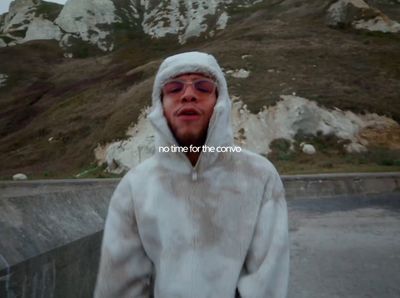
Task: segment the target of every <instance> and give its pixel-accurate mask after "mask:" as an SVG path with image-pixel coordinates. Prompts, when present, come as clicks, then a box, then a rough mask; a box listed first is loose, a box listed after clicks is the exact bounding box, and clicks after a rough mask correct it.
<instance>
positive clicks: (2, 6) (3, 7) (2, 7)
mask: <svg viewBox="0 0 400 298" xmlns="http://www.w3.org/2000/svg"><path fill="white" fill-rule="evenodd" d="M46 1H47V2H56V3H61V4H64V3H65V2H66V1H67V0H46ZM10 2H12V0H0V14H3V13H5V12H7V11H8V7H9V6H10Z"/></svg>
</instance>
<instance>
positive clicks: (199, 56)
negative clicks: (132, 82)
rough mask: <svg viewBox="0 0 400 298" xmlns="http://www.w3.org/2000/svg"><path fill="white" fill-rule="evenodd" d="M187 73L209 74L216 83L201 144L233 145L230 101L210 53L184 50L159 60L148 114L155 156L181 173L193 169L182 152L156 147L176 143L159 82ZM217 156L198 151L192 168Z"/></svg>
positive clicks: (202, 168) (218, 68) (218, 69)
mask: <svg viewBox="0 0 400 298" xmlns="http://www.w3.org/2000/svg"><path fill="white" fill-rule="evenodd" d="M189 72H200V73H205V74H210V75H211V76H213V77H214V78H215V79H216V82H217V88H218V98H217V102H216V104H215V106H214V112H213V114H212V116H211V119H210V123H209V126H208V132H207V138H206V142H205V145H208V146H213V147H218V146H232V145H233V133H232V124H231V108H232V102H231V100H230V98H229V94H228V87H227V83H226V80H225V76H224V74H223V72H222V70H221V68H220V66H219V65H218V62H217V60H216V59H215V58H214V56H212V55H210V54H207V53H201V52H187V53H182V54H177V55H174V56H170V57H168V58H166V59H165V60H164V61H163V62H162V63H161V65H160V67H159V69H158V72H157V74H156V77H155V80H154V85H153V93H152V110H151V112H150V113H149V115H148V119H149V120H150V122H151V124H152V126H153V127H154V128H155V130H156V137H155V146H156V148H155V152H156V157H157V158H159V159H160V161H161V162H163V163H164V164H165V165H167V166H169V167H171V168H174V170H176V171H183V172H187V171H193V166H192V165H191V163H190V161H189V159H188V158H187V157H186V155H185V154H184V153H178V152H175V153H165V152H158V151H159V150H158V148H159V146H168V147H170V146H171V145H176V146H178V142H177V141H176V140H175V137H174V135H173V133H172V132H171V130H170V129H169V126H168V124H167V120H166V118H165V116H164V113H163V107H162V102H161V89H162V86H163V84H164V83H165V82H166V81H167V80H168V79H170V78H171V77H174V76H177V75H179V74H184V73H189ZM222 154H224V153H222ZM219 155H221V153H217V152H208V151H207V152H202V153H201V154H200V157H199V159H198V161H197V164H196V166H195V168H194V169H195V170H198V171H201V170H204V169H205V168H206V167H208V166H210V165H211V164H212V163H213V162H214V161H215V160H216V159H217V158H218V157H219ZM177 162H182V163H183V164H184V166H181V165H180V166H179V167H177Z"/></svg>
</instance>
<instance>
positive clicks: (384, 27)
mask: <svg viewBox="0 0 400 298" xmlns="http://www.w3.org/2000/svg"><path fill="white" fill-rule="evenodd" d="M353 27H354V28H356V29H364V30H368V31H379V32H384V33H387V32H390V33H397V32H400V24H399V23H398V22H395V21H392V20H391V19H389V18H384V17H383V16H377V17H375V18H373V19H369V20H359V21H355V22H353Z"/></svg>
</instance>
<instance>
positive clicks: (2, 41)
mask: <svg viewBox="0 0 400 298" xmlns="http://www.w3.org/2000/svg"><path fill="white" fill-rule="evenodd" d="M6 46H7V44H6V42H5V41H4V40H3V39H1V38H0V48H4V47H6Z"/></svg>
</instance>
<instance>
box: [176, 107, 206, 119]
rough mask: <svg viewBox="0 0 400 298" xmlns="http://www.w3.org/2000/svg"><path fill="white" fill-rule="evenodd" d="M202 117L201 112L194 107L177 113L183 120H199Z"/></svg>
mask: <svg viewBox="0 0 400 298" xmlns="http://www.w3.org/2000/svg"><path fill="white" fill-rule="evenodd" d="M200 115H201V113H200V111H199V110H197V109H195V108H192V107H186V108H182V109H180V110H179V111H178V113H177V116H178V117H179V118H180V119H182V120H197V119H198V118H199V117H200Z"/></svg>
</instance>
